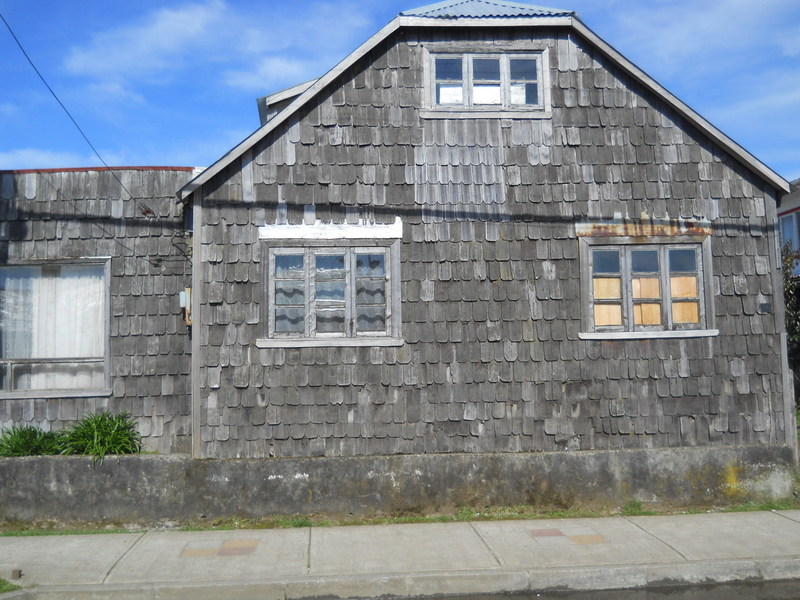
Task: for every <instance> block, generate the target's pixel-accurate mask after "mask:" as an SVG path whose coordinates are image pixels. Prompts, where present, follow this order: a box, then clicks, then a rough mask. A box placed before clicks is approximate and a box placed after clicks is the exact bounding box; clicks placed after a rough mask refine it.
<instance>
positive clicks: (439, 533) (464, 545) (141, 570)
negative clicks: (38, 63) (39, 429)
mask: <svg viewBox="0 0 800 600" xmlns="http://www.w3.org/2000/svg"><path fill="white" fill-rule="evenodd" d="M15 569H21V570H22V571H23V577H22V579H21V581H20V583H22V584H23V585H24V586H25V591H23V592H15V593H13V594H10V595H8V596H5V597H4V600H5V599H6V598H9V599H12V598H13V597H15V596H18V597H27V598H47V599H62V598H63V599H66V598H114V599H117V598H137V599H138V598H189V597H191V598H222V597H232V598H258V599H259V600H271V599H289V598H304V597H310V596H320V595H328V596H339V597H377V596H382V595H389V594H393V595H399V596H420V595H435V594H470V593H500V592H523V591H534V592H535V591H543V590H552V589H574V590H601V589H614V588H637V587H643V586H647V585H658V584H674V583H710V582H730V581H744V580H759V579H764V580H780V579H800V511H778V512H750V513H710V514H699V515H675V516H653V517H607V518H595V519H560V520H532V521H487V522H480V521H478V522H471V523H436V524H434V523H426V524H409V525H375V526H359V527H312V528H302V529H268V530H237V531H202V532H179V531H149V532H146V533H131V534H108V535H75V536H71V535H70V536H35V537H7V538H0V576H2V577H5V578H6V579H10V578H11V573H12V571H13V570H15Z"/></svg>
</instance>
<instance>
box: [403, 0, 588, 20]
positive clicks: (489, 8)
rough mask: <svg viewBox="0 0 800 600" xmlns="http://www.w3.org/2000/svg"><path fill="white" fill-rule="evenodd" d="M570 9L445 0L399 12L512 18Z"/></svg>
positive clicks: (563, 12)
mask: <svg viewBox="0 0 800 600" xmlns="http://www.w3.org/2000/svg"><path fill="white" fill-rule="evenodd" d="M574 14H575V13H574V12H573V11H571V10H561V9H558V8H546V7H544V6H534V5H532V4H523V3H520V2H492V1H490V0H445V1H444V2H437V3H436V4H428V5H427V6H420V7H419V8H415V9H413V10H407V11H404V12H401V13H400V16H402V17H429V18H433V19H461V18H471V19H475V18H497V17H504V18H514V17H568V16H572V15H574Z"/></svg>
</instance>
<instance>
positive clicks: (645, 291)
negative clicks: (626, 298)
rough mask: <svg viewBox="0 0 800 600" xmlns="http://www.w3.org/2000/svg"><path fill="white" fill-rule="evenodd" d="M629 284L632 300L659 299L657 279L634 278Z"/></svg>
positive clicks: (659, 285)
mask: <svg viewBox="0 0 800 600" xmlns="http://www.w3.org/2000/svg"><path fill="white" fill-rule="evenodd" d="M631 283H632V285H631V288H632V292H633V297H634V298H661V282H660V281H659V279H658V277H635V278H634V279H633V281H632V282H631Z"/></svg>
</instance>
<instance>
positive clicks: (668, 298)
mask: <svg viewBox="0 0 800 600" xmlns="http://www.w3.org/2000/svg"><path fill="white" fill-rule="evenodd" d="M659 254H660V255H661V256H660V259H659V260H660V263H661V264H660V266H661V290H662V292H661V299H662V308H661V310H662V314H663V315H664V317H665V318H664V323H666V329H667V330H669V331H672V330H673V329H674V325H673V323H672V285H671V282H670V272H669V246H664V247H661V248H659Z"/></svg>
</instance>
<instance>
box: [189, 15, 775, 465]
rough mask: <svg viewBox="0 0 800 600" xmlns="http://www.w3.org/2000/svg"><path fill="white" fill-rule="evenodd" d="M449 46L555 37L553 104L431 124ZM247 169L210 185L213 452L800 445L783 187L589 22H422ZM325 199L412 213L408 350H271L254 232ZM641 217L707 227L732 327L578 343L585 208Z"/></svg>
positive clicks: (405, 278)
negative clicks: (657, 90)
mask: <svg viewBox="0 0 800 600" xmlns="http://www.w3.org/2000/svg"><path fill="white" fill-rule="evenodd" d="M450 41H453V42H458V43H461V44H464V43H480V44H483V43H486V44H487V46H486V47H487V51H490V50H491V45H492V44H498V45H506V46H507V45H509V44H520V45H522V46H524V45H525V44H528V43H530V44H535V45H536V46H537V47H541V46H545V47H547V48H549V65H547V67H548V68H549V69H550V82H551V89H550V92H551V104H552V116H551V117H550V118H548V119H515V118H500V119H450V120H448V119H436V120H421V119H420V116H419V112H420V110H422V109H423V108H425V105H424V87H425V85H424V82H425V75H424V68H425V66H424V61H425V51H424V47H425V45H426V44H428V43H431V42H437V43H442V42H450ZM240 168H241V164H240V163H238V162H234V165H233V166H231V167H228V168H227V169H226V171H224V172H223V173H220V174H219V175H217V176H216V177H215V178H213V179H212V180H211V182H210V183H208V184H205V185H204V187H203V193H202V194H199V195H198V196H197V198H196V201H197V202H200V203H201V207H202V209H201V214H202V223H201V224H198V227H199V232H200V233H199V237H198V241H199V246H198V251H199V252H201V256H202V257H203V258H202V260H203V264H202V268H201V272H200V283H201V284H202V286H203V290H202V291H201V296H200V303H201V305H200V313H199V314H197V315H195V319H196V323H197V325H198V328H197V334H198V335H199V336H200V356H199V357H197V360H198V364H199V366H200V369H201V371H200V373H199V378H200V383H199V390H200V396H199V397H198V398H197V399H196V401H195V408H196V410H198V411H199V413H200V417H199V418H200V434H201V452H200V454H201V456H205V457H221V458H226V457H236V456H240V457H262V456H318V455H336V456H355V455H374V454H387V455H391V454H398V453H436V452H507V451H551V450H562V449H570V450H590V449H617V448H649V447H677V446H693V445H704V446H709V445H742V444H778V445H780V444H784V443H789V440H788V439H787V436H786V431H785V427H786V425H785V423H786V420H785V415H784V414H783V411H784V408H783V407H784V400H783V395H784V392H785V390H783V388H782V386H783V383H782V370H781V359H780V356H781V355H780V344H781V340H780V336H779V334H778V331H779V329H780V328H779V327H778V325H777V324H776V320H775V319H776V317H775V314H774V312H775V310H774V306H775V304H776V302H779V300H778V299H777V297H776V296H774V294H776V293H779V290H776V289H774V287H773V286H774V281H775V278H774V275H775V272H776V268H777V262H776V255H775V251H776V245H775V240H774V238H773V237H771V236H772V235H773V233H774V218H775V217H774V210H775V209H774V205H775V192H774V191H773V190H772V188H770V187H769V186H768V185H767V184H765V183H763V181H762V180H761V179H759V178H758V177H757V176H754V175H752V174H751V173H750V172H749V171H747V170H745V169H744V168H743V167H742V166H740V165H739V164H738V163H737V162H735V161H734V160H733V159H731V157H730V156H729V155H727V154H726V153H725V152H723V151H722V150H721V149H720V148H719V147H718V146H717V145H715V144H714V143H712V142H710V141H709V140H708V138H706V137H705V136H704V135H703V134H701V133H700V132H699V131H698V130H697V129H695V128H694V127H693V126H691V125H689V124H688V123H687V122H685V121H684V120H683V119H682V118H681V117H680V116H679V115H677V114H675V112H674V111H672V110H671V109H669V108H666V105H665V104H664V103H663V102H661V101H660V100H659V98H657V97H655V96H654V95H652V94H651V93H649V92H645V91H644V90H643V89H641V88H639V87H638V86H636V85H634V84H633V83H632V82H631V80H630V78H629V77H627V76H626V75H624V74H622V72H621V71H619V70H618V69H617V68H616V67H614V66H612V65H611V64H609V62H608V61H607V60H606V59H605V58H604V57H603V56H602V55H600V54H599V53H597V52H595V51H593V50H592V48H590V47H587V45H586V44H585V43H584V42H583V40H582V39H580V38H578V37H576V36H575V35H570V34H567V33H562V32H561V31H560V30H552V31H548V30H544V29H537V30H509V29H504V30H487V29H482V28H474V29H471V30H460V29H455V28H449V29H448V30H433V29H427V30H424V31H423V30H410V31H405V32H404V35H403V36H393V37H391V38H390V39H389V40H387V41H386V42H385V43H383V44H381V45H380V46H378V48H376V49H375V50H373V51H372V52H371V53H370V54H369V55H368V56H367V58H366V59H365V60H362V61H361V62H360V63H357V64H356V65H355V66H354V67H352V68H351V69H349V70H348V71H346V72H345V73H344V74H343V75H341V76H340V77H339V78H338V79H337V80H336V81H335V82H334V84H333V85H332V86H331V87H330V89H328V90H326V91H324V92H323V93H322V94H321V95H320V96H319V99H318V101H315V102H313V103H312V104H311V105H310V106H308V107H306V108H304V109H303V110H301V111H300V112H299V113H298V114H297V115H295V116H294V117H292V118H291V119H290V120H289V121H288V122H287V123H285V124H283V125H281V126H280V127H278V129H276V130H275V131H274V132H272V133H271V134H270V135H269V136H268V137H267V138H266V139H265V140H264V141H263V142H261V143H259V144H257V145H256V147H255V148H254V149H253V152H252V162H251V163H250V166H249V167H248V168H251V169H252V181H253V186H254V188H255V189H254V192H253V197H254V199H255V201H254V202H252V203H250V202H248V203H245V202H244V200H246V199H248V198H249V195H248V194H249V193H250V192H247V193H244V194H243V192H242V185H243V181H245V180H246V179H247V178H249V177H250V175H249V174H248V176H247V178H245V179H243V178H242V176H241V173H240V171H239V169H240ZM284 204H285V208H284ZM312 205H313V212H309V210H308V209H307V207H309V206H312ZM279 207H280V208H279ZM311 214H313V217H314V218H315V219H319V220H320V221H322V222H336V223H342V222H346V221H348V220H351V221H354V220H358V219H363V220H365V221H366V222H371V221H372V222H378V223H392V222H393V221H394V219H395V217H400V218H401V219H402V221H403V226H404V228H403V240H402V242H403V243H402V251H401V269H400V276H401V280H402V283H401V293H402V337H403V339H404V340H405V344H404V345H403V346H401V347H397V348H291V349H275V348H269V349H258V348H256V346H255V340H256V339H257V338H258V337H263V336H264V335H265V331H266V323H264V322H263V321H262V320H261V317H260V315H261V314H263V313H262V312H261V310H260V306H259V305H260V304H261V303H262V302H265V301H266V298H267V294H266V287H265V285H266V284H265V282H264V274H265V270H264V266H263V264H262V261H264V260H266V252H265V246H264V242H261V241H259V240H258V235H257V228H258V227H259V226H261V225H264V224H265V223H280V222H288V223H292V224H300V223H302V222H304V217H308V216H309V215H311ZM643 218H644V219H663V220H667V219H675V220H678V219H685V220H692V219H693V220H704V221H708V222H709V226H710V228H711V231H712V234H711V244H710V246H711V255H712V257H713V260H712V264H710V265H705V268H706V269H710V272H711V274H712V279H711V281H712V282H713V291H712V294H711V297H712V298H713V300H712V303H711V304H710V305H709V306H708V307H707V310H708V312H709V313H713V317H714V322H715V326H716V328H717V329H718V330H719V334H718V335H715V336H712V337H707V338H697V339H695V338H688V339H643V340H613V341H612V340H584V339H580V337H579V334H580V333H581V312H582V303H583V302H585V301H586V299H585V296H586V293H585V291H582V289H581V264H580V261H579V241H578V238H577V236H576V232H575V225H576V223H590V224H591V223H600V222H602V221H607V220H611V219H623V220H640V219H643Z"/></svg>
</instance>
